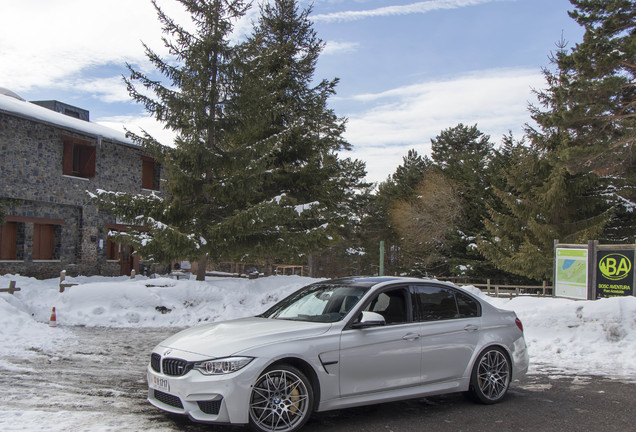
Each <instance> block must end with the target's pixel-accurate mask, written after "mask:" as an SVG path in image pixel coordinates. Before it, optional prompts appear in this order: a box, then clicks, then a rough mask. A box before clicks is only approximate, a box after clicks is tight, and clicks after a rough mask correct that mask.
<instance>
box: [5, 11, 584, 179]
mask: <svg viewBox="0 0 636 432" xmlns="http://www.w3.org/2000/svg"><path fill="white" fill-rule="evenodd" d="M159 4H160V5H162V6H164V7H165V9H166V10H167V11H168V12H169V14H171V15H172V16H174V17H175V18H176V19H177V20H180V21H181V22H186V20H187V16H186V15H185V14H184V13H183V11H182V10H181V9H180V8H179V7H178V6H177V5H175V4H174V2H173V1H172V0H159ZM308 4H309V2H306V1H301V5H302V6H307V5H308ZM571 9H572V6H571V4H570V2H569V1H568V0H428V1H413V0H386V1H382V0H315V1H313V13H312V15H311V17H312V19H313V20H314V23H315V24H314V26H315V29H316V31H317V33H318V36H319V37H320V38H321V39H322V40H324V41H325V42H326V47H325V51H324V52H323V54H322V56H321V58H320V61H319V64H318V69H317V71H316V78H317V79H322V78H328V79H331V78H334V77H338V78H340V84H339V86H338V89H337V92H338V93H337V96H335V97H334V98H332V100H331V107H332V108H333V109H334V110H335V111H336V113H337V114H338V115H339V116H342V117H346V118H348V128H347V133H346V138H347V139H348V140H349V142H350V143H351V144H352V145H353V147H354V150H353V152H351V153H348V154H347V155H348V156H352V157H355V158H358V159H362V160H364V161H366V163H367V170H368V179H369V180H371V181H382V180H384V179H386V177H387V176H388V175H390V174H392V173H393V172H394V171H395V168H396V167H397V166H398V165H399V164H400V163H401V162H402V157H403V156H404V155H406V153H407V151H408V150H409V149H411V148H414V149H416V150H417V151H418V152H419V153H421V154H428V153H429V152H430V140H431V138H434V137H435V136H437V135H438V134H439V133H440V132H441V131H442V130H443V129H446V128H448V127H453V126H455V125H457V124H458V123H460V122H461V123H464V124H470V125H472V124H475V123H476V124H477V125H478V127H479V129H480V130H481V131H482V132H484V133H486V134H487V135H490V136H491V141H492V142H493V143H495V144H497V143H499V142H500V140H501V136H502V135H503V134H504V133H506V132H508V131H509V130H511V131H513V132H514V133H515V135H517V136H519V137H520V136H521V134H522V127H523V125H524V124H525V123H527V122H529V121H530V119H529V116H528V112H527V105H528V102H529V101H531V100H532V94H531V91H530V90H531V88H540V87H541V86H543V84H544V82H543V78H542V75H541V68H542V67H545V66H549V61H548V56H549V54H550V52H551V51H554V50H555V42H557V41H558V40H559V39H560V38H561V35H562V34H563V37H564V39H565V40H567V41H569V44H570V45H569V46H573V45H574V44H575V43H576V42H579V41H580V40H581V39H582V34H583V33H582V30H581V28H580V27H579V26H578V25H577V24H576V23H575V22H574V21H573V20H572V19H571V18H569V16H568V15H567V11H568V10H571ZM256 12H257V8H253V11H252V12H251V13H250V14H249V16H248V17H247V18H246V19H245V20H243V22H241V23H239V24H238V25H237V29H236V38H237V39H239V38H240V37H241V34H245V32H248V31H249V29H250V25H249V23H250V19H254V16H255V13H256ZM160 36H161V32H160V28H159V24H158V23H157V20H156V17H155V15H154V12H153V9H152V7H151V5H150V2H149V1H146V0H109V1H108V2H104V1H96V0H56V1H50V0H22V1H17V0H0V87H5V88H8V89H10V90H12V91H14V92H16V93H18V94H19V95H21V96H22V97H23V98H25V99H27V100H49V99H57V100H60V101H63V102H66V103H70V104H72V105H76V106H79V107H82V108H85V109H88V110H89V111H90V112H91V121H96V122H99V123H102V124H105V125H108V126H111V127H113V128H117V129H121V128H122V126H124V125H125V126H126V127H127V128H129V129H131V130H139V128H141V127H143V128H145V129H146V130H148V131H150V132H151V133H153V134H154V135H156V136H157V137H159V138H160V139H161V140H164V141H166V142H167V141H169V140H170V136H169V134H167V133H166V131H164V130H162V128H161V126H160V125H157V124H156V123H155V122H154V121H153V120H152V119H150V118H148V117H147V115H146V114H145V112H144V111H143V108H142V107H141V106H139V105H137V104H135V103H133V102H132V101H130V98H129V97H128V95H127V93H126V89H125V87H124V86H123V84H122V81H121V75H122V74H125V73H126V71H125V69H124V63H125V62H129V63H132V64H135V65H136V66H137V67H138V68H142V69H143V68H147V67H148V65H147V63H146V61H145V58H144V55H143V49H142V46H141V42H140V41H141V40H143V41H144V42H146V43H148V44H149V45H150V46H152V47H153V48H155V49H157V50H158V51H161V50H162V46H161V42H160V39H159V38H160Z"/></svg>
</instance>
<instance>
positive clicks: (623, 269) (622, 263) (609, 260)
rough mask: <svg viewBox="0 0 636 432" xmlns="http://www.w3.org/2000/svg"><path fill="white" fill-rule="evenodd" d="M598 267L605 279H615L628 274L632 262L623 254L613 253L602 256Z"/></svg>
mask: <svg viewBox="0 0 636 432" xmlns="http://www.w3.org/2000/svg"><path fill="white" fill-rule="evenodd" d="M598 268H599V270H600V271H601V273H602V274H603V276H605V277H606V278H607V279H609V280H615V281H616V280H621V279H623V278H625V277H627V276H628V275H629V272H630V271H631V270H632V262H631V261H630V260H629V258H627V257H626V256H625V255H621V254H617V253H614V254H610V255H606V256H604V257H603V259H602V260H601V262H600V263H598Z"/></svg>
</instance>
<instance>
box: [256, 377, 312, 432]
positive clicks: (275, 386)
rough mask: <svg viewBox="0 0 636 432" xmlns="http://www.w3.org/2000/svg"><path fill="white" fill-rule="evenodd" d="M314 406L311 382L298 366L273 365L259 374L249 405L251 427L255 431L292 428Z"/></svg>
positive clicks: (297, 426) (302, 421) (275, 431)
mask: <svg viewBox="0 0 636 432" xmlns="http://www.w3.org/2000/svg"><path fill="white" fill-rule="evenodd" d="M313 406H314V392H313V388H312V386H311V382H310V381H309V380H308V379H307V377H306V376H305V375H304V374H303V373H302V372H301V371H300V370H298V369H296V368H295V367H292V366H288V365H276V366H274V367H272V368H269V369H267V370H266V371H265V372H263V373H262V374H261V376H259V377H258V379H257V380H256V382H255V383H254V386H253V387H252V394H251V395H250V405H249V419H250V427H251V428H252V430H254V431H257V432H295V431H297V430H298V429H300V428H301V427H302V426H303V425H304V424H305V423H306V422H307V420H309V416H310V415H311V411H312V408H313Z"/></svg>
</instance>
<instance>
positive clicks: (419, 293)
mask: <svg viewBox="0 0 636 432" xmlns="http://www.w3.org/2000/svg"><path fill="white" fill-rule="evenodd" d="M414 297H415V303H416V304H417V308H418V309H419V319H420V321H439V320H447V319H454V318H459V317H460V314H459V311H458V307H457V301H456V300H455V292H454V291H453V290H451V289H448V288H445V287H437V286H429V285H418V286H415V287H414Z"/></svg>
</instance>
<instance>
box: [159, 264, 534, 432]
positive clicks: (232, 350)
mask: <svg viewBox="0 0 636 432" xmlns="http://www.w3.org/2000/svg"><path fill="white" fill-rule="evenodd" d="M527 369H528V352H527V349H526V343H525V340H524V337H523V326H522V324H521V321H519V319H518V318H517V317H516V315H515V313H514V312H510V311H504V310H500V309H497V308H495V307H494V306H492V305H491V304H489V303H488V302H486V301H483V300H482V299H480V298H478V297H476V296H473V295H471V293H469V292H467V291H465V290H463V289H461V288H458V287H456V286H454V285H451V284H447V283H443V282H438V281H433V280H423V279H410V278H395V277H371V278H346V279H334V280H328V281H323V282H317V283H314V284H312V285H308V286H306V287H304V288H302V289H300V290H299V291H297V292H295V293H294V294H292V295H290V296H289V297H287V298H285V299H284V300H282V301H280V302H279V303H277V304H276V305H275V306H273V307H272V308H271V309H269V310H268V311H266V312H265V313H263V314H262V315H259V316H256V317H253V318H243V319H236V320H232V321H225V322H218V323H213V324H206V325H202V326H198V327H194V328H191V329H188V330H184V331H182V332H180V333H177V334H176V335H174V336H172V337H170V338H168V339H166V340H165V341H163V342H162V343H160V344H159V345H157V347H155V348H154V350H153V352H152V354H151V358H150V364H149V365H148V370H147V374H148V387H149V389H148V400H149V401H150V403H151V404H153V405H154V406H156V407H158V408H160V409H162V410H165V411H168V412H171V413H177V414H184V415H188V416H190V418H191V419H192V420H194V421H198V422H209V423H226V424H227V423H232V424H249V425H250V426H251V428H252V429H254V430H256V431H260V432H263V431H265V432H274V431H277V432H293V431H296V430H298V429H300V428H301V427H302V426H303V425H304V424H305V422H307V420H308V419H309V416H310V415H311V413H312V412H314V411H327V410H333V409H340V408H347V407H354V406H359V405H367V404H374V403H380V402H388V401H396V400H401V399H409V398H416V397H423V396H430V395H437V394H442V393H451V392H466V394H467V395H469V396H471V397H472V398H473V399H474V400H475V401H477V402H481V403H485V404H492V403H496V402H499V401H500V400H501V399H502V398H503V397H504V396H505V394H506V392H507V390H508V387H509V385H510V383H511V382H512V381H513V380H514V379H516V378H519V377H520V376H522V375H524V374H525V373H526V371H527Z"/></svg>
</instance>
